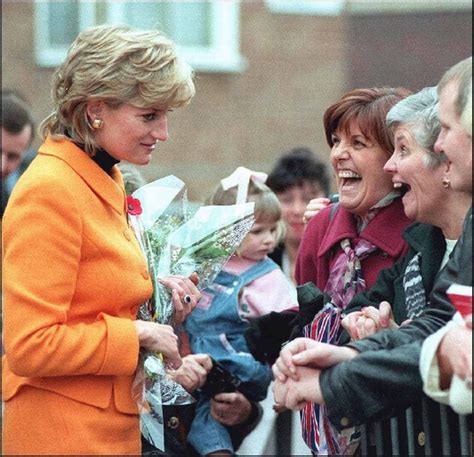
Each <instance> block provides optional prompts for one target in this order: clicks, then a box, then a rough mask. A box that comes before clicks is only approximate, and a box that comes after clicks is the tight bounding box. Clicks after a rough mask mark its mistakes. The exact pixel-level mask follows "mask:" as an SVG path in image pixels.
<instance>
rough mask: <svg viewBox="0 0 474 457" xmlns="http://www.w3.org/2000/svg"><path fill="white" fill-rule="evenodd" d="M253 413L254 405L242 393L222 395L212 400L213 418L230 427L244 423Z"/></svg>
mask: <svg viewBox="0 0 474 457" xmlns="http://www.w3.org/2000/svg"><path fill="white" fill-rule="evenodd" d="M251 412H252V404H251V403H250V401H249V400H248V399H247V398H246V397H245V396H244V395H243V394H241V393H240V392H231V393H221V394H217V395H216V396H215V397H214V398H211V416H212V417H213V418H214V419H215V420H216V421H217V422H220V423H221V424H223V425H227V426H228V427H231V426H233V425H238V424H242V423H244V422H245V421H246V420H248V418H249V417H250V413H251Z"/></svg>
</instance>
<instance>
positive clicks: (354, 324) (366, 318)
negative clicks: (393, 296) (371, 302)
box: [341, 301, 398, 340]
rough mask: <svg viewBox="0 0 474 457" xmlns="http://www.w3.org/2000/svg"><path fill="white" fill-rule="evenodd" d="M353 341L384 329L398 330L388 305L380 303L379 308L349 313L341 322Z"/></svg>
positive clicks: (366, 308)
mask: <svg viewBox="0 0 474 457" xmlns="http://www.w3.org/2000/svg"><path fill="white" fill-rule="evenodd" d="M341 324H342V326H343V327H344V328H345V329H346V330H347V332H348V333H349V335H350V336H351V338H352V339H353V340H360V339H362V338H366V337H367V336H370V335H373V334H374V333H377V332H380V331H381V330H384V329H386V328H398V324H397V323H396V322H395V321H394V319H393V313H392V307H391V306H390V303H388V302H386V301H383V302H380V305H379V308H375V307H374V306H367V307H365V308H362V309H361V310H360V311H355V312H353V313H349V314H348V315H347V316H346V317H345V318H344V319H343V320H342V322H341Z"/></svg>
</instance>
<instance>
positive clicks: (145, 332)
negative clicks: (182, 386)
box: [133, 320, 181, 369]
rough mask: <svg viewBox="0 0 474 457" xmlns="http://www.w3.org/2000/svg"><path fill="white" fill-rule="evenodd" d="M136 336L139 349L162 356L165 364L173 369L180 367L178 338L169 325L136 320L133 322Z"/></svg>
mask: <svg viewBox="0 0 474 457" xmlns="http://www.w3.org/2000/svg"><path fill="white" fill-rule="evenodd" d="M133 323H134V324H135V328H136V330H137V334H138V342H139V344H140V347H142V348H144V349H147V350H149V351H153V352H160V353H161V354H163V357H164V358H165V360H166V362H167V363H169V364H170V366H172V367H173V368H175V369H176V368H178V367H179V366H180V365H181V357H180V355H179V351H178V337H177V335H176V334H175V333H174V330H173V327H171V326H170V325H162V324H157V323H156V322H147V321H142V320H136V321H134V322H133Z"/></svg>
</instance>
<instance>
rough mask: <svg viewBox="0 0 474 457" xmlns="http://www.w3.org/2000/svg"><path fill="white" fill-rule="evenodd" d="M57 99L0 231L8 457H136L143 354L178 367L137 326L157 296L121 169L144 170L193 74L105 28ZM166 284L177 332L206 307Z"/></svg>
mask: <svg viewBox="0 0 474 457" xmlns="http://www.w3.org/2000/svg"><path fill="white" fill-rule="evenodd" d="M52 95H53V102H54V107H55V109H54V112H53V113H52V114H51V116H49V117H48V118H47V119H46V120H45V121H43V124H42V126H41V131H42V135H43V138H44V143H43V145H42V146H41V147H40V149H39V152H38V155H37V157H36V158H35V159H34V160H33V162H32V163H31V165H30V167H29V168H28V170H27V171H26V172H25V174H24V175H23V176H22V178H21V179H20V181H19V182H18V184H17V186H16V187H15V190H14V192H13V194H12V196H11V198H10V200H9V203H8V206H7V208H6V212H5V216H4V219H3V243H4V245H3V254H4V259H3V285H4V288H3V294H4V296H3V298H4V301H3V303H4V330H5V331H4V344H5V356H4V360H3V400H4V401H5V410H4V417H3V454H4V455H13V454H20V455H39V454H45V455H58V454H60V455H66V454H69V455H79V454H86V455H112V454H117V455H125V454H133V455H138V454H140V451H141V448H140V431H139V422H138V409H137V404H136V401H135V400H134V399H132V393H131V388H132V381H133V377H134V372H135V370H136V368H137V365H138V355H139V349H140V347H142V348H146V349H148V350H152V351H158V352H161V353H162V354H163V355H164V357H165V358H166V359H167V360H168V361H169V362H170V363H172V364H174V365H175V366H176V367H177V366H179V365H180V363H181V359H180V357H179V352H178V345H177V337H176V335H175V334H174V332H173V329H172V328H171V327H170V326H167V325H160V324H157V323H154V322H145V321H141V320H137V309H138V307H139V305H140V304H142V303H143V302H145V301H146V300H147V299H148V298H149V297H150V295H151V293H152V284H151V280H150V276H149V273H148V271H147V266H146V263H145V258H144V256H143V255H142V253H141V251H140V248H139V245H138V242H137V240H136V239H135V238H134V235H133V232H132V231H131V229H130V227H129V225H128V222H127V213H126V210H125V209H126V203H125V202H126V201H125V190H124V187H123V179H122V175H121V173H120V171H119V169H118V167H117V166H116V164H117V163H118V162H120V161H126V162H130V163H133V164H135V165H146V164H148V163H149V162H150V160H151V156H152V154H153V152H154V149H155V146H156V145H157V144H158V143H159V142H161V141H166V140H167V138H168V125H167V122H168V121H167V111H168V110H169V109H170V108H173V107H179V106H184V105H186V104H187V103H188V102H189V101H190V99H191V98H192V96H193V95H194V84H193V81H192V70H191V68H190V67H189V66H188V65H187V64H186V63H185V62H183V61H182V60H181V59H180V58H179V57H178V56H177V54H176V51H175V47H174V45H173V43H172V42H170V41H169V40H168V39H167V38H165V37H164V36H163V35H162V34H161V33H159V32H158V31H150V32H147V31H134V30H131V29H129V28H127V27H120V26H99V27H95V28H91V29H88V30H85V31H84V32H82V33H81V34H80V35H79V36H78V37H77V39H76V40H75V41H74V43H73V44H72V46H71V48H70V50H69V53H68V55H67V58H66V61H65V62H64V64H63V65H62V66H61V67H60V68H59V69H58V70H57V71H56V73H55V76H54V79H53V90H52ZM163 283H164V284H165V286H167V287H169V288H170V289H171V290H172V297H173V303H174V306H175V311H176V312H175V320H176V321H178V322H179V321H182V320H183V319H184V317H185V315H186V314H187V313H189V312H190V310H191V308H192V306H193V305H195V304H196V301H197V300H198V299H199V298H200V294H199V292H198V290H197V288H196V286H195V285H194V284H193V283H192V282H191V280H189V279H188V278H182V277H173V278H166V279H164V280H163ZM187 295H188V296H189V297H186V296H187ZM185 297H186V298H185Z"/></svg>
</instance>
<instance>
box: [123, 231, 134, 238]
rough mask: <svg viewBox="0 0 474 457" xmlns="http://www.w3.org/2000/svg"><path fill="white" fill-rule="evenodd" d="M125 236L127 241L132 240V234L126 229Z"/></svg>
mask: <svg viewBox="0 0 474 457" xmlns="http://www.w3.org/2000/svg"><path fill="white" fill-rule="evenodd" d="M123 236H124V237H125V239H126V240H127V241H130V240H131V239H132V236H131V235H130V232H129V231H128V229H125V230H124V231H123Z"/></svg>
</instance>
